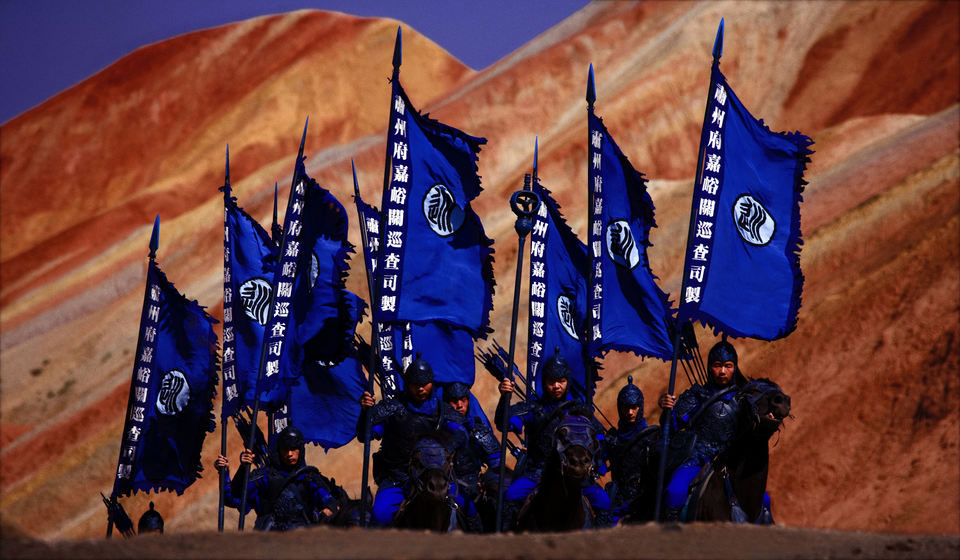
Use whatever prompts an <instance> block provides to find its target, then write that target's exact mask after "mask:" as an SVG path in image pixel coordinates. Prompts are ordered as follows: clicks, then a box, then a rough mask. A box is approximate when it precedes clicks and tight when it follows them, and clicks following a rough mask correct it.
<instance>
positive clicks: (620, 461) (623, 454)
mask: <svg viewBox="0 0 960 560" xmlns="http://www.w3.org/2000/svg"><path fill="white" fill-rule="evenodd" d="M617 415H618V416H619V420H618V422H617V427H616V428H610V430H608V431H607V438H606V444H607V457H608V458H609V459H610V471H611V475H612V477H611V478H612V480H611V483H610V485H609V486H608V487H607V492H608V493H609V494H610V498H611V501H612V502H613V505H614V506H615V507H620V506H625V505H627V504H629V503H630V502H632V501H633V500H634V499H635V498H636V497H637V496H638V495H639V494H640V490H641V485H642V482H643V480H642V479H643V478H644V475H647V474H649V473H650V472H651V468H655V467H656V464H655V463H656V461H654V460H653V459H654V457H653V453H652V451H653V445H654V444H655V443H656V441H657V440H658V439H659V431H660V429H659V427H658V426H648V425H647V420H646V419H645V418H644V417H643V392H642V391H641V390H640V388H639V387H637V386H636V385H634V384H633V376H627V384H626V385H624V386H623V388H622V389H620V393H619V394H618V395H617ZM653 472H654V476H656V474H655V471H653Z"/></svg>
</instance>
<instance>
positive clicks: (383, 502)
mask: <svg viewBox="0 0 960 560" xmlns="http://www.w3.org/2000/svg"><path fill="white" fill-rule="evenodd" d="M403 499H404V496H403V488H400V487H399V486H393V487H391V488H378V489H377V496H376V498H374V499H373V523H374V524H375V525H380V526H382V527H386V526H388V525H390V524H391V523H392V522H393V515H394V514H395V513H397V510H398V509H400V504H402V503H403Z"/></svg>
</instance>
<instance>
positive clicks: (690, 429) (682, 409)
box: [658, 341, 746, 521]
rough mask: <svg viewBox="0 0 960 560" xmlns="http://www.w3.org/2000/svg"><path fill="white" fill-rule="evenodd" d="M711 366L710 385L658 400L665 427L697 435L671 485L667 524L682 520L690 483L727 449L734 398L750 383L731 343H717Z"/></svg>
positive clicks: (733, 421) (733, 423)
mask: <svg viewBox="0 0 960 560" xmlns="http://www.w3.org/2000/svg"><path fill="white" fill-rule="evenodd" d="M707 365H708V368H709V381H708V382H707V384H706V385H699V384H696V385H693V386H691V387H690V388H689V389H687V390H686V391H684V392H683V394H681V395H680V398H679V399H677V397H676V396H675V395H667V394H664V395H661V396H660V400H659V401H658V404H659V405H660V408H662V409H663V414H662V416H661V419H660V422H661V424H662V423H663V422H673V424H672V426H673V427H675V428H678V429H681V430H686V431H687V433H690V434H695V435H696V438H695V443H694V445H693V448H692V449H689V450H684V452H686V453H687V456H686V457H685V459H684V460H683V462H682V464H681V465H680V466H679V467H677V469H676V470H675V471H674V472H673V475H672V476H671V478H670V483H669V484H668V485H667V488H666V504H665V505H666V511H665V516H664V520H665V521H679V520H680V513H681V510H682V509H683V505H684V503H686V500H687V492H688V490H689V487H690V483H691V482H693V479H694V478H696V476H697V473H699V472H700V469H701V468H703V466H704V465H705V464H706V463H707V462H709V461H710V460H711V459H713V458H714V457H715V456H716V455H717V454H718V453H720V452H721V451H723V450H724V449H725V447H726V444H727V442H728V441H729V439H730V437H731V436H732V435H733V430H734V428H735V426H736V414H735V412H736V404H735V402H734V397H735V396H736V394H737V389H738V388H740V387H742V386H743V385H744V384H746V379H745V378H744V376H743V373H741V372H740V368H739V366H738V365H737V351H736V349H735V348H734V347H733V345H732V344H730V343H729V342H727V341H721V342H718V343H716V344H715V345H714V346H713V348H711V349H710V353H709V354H708V356H707ZM677 436H678V437H677V438H676V440H677V441H678V442H681V441H684V439H685V438H684V437H683V434H682V433H679V432H678V433H677ZM671 447H673V442H671ZM671 453H676V451H671Z"/></svg>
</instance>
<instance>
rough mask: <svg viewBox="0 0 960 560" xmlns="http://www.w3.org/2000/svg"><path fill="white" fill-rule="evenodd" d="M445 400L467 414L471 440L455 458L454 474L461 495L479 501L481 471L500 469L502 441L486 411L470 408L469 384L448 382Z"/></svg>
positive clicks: (465, 423) (466, 419)
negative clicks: (492, 426)
mask: <svg viewBox="0 0 960 560" xmlns="http://www.w3.org/2000/svg"><path fill="white" fill-rule="evenodd" d="M443 401H444V402H446V403H447V404H449V405H450V407H451V408H453V409H454V410H456V411H457V412H459V413H460V414H462V415H463V420H464V428H465V429H466V431H467V433H468V434H469V440H468V442H467V445H466V446H465V447H464V448H463V450H462V451H461V452H460V453H458V454H457V455H456V457H455V459H454V472H455V474H456V477H457V484H458V485H459V487H460V491H461V493H463V495H464V497H466V498H467V499H469V500H471V501H474V502H476V500H477V496H478V494H479V493H480V469H481V468H482V467H483V465H484V464H486V465H487V470H491V469H495V468H497V467H499V466H500V442H499V441H497V437H496V436H495V435H493V430H492V429H491V428H490V423H489V421H487V418H486V415H485V414H484V413H483V410H473V409H474V408H478V407H474V406H471V405H470V386H469V385H467V384H466V383H460V382H454V383H448V384H446V385H445V386H444V387H443Z"/></svg>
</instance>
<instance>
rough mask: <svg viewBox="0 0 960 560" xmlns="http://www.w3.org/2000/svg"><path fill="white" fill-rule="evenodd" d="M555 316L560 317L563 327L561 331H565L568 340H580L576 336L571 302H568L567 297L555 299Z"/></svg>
mask: <svg viewBox="0 0 960 560" xmlns="http://www.w3.org/2000/svg"><path fill="white" fill-rule="evenodd" d="M557 316H559V317H560V324H561V325H563V330H565V331H567V334H568V335H570V338H572V339H574V340H580V337H578V336H577V325H576V324H575V322H574V320H573V302H572V301H570V298H569V297H567V296H565V295H561V296H560V297H558V298H557Z"/></svg>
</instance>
